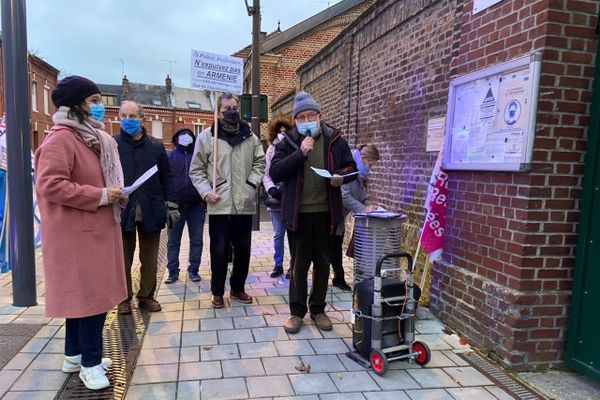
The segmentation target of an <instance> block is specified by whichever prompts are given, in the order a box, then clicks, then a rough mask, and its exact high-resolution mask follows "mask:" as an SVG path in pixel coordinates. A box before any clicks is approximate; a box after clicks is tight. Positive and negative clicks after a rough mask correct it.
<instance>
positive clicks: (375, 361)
mask: <svg viewBox="0 0 600 400" xmlns="http://www.w3.org/2000/svg"><path fill="white" fill-rule="evenodd" d="M369 361H371V367H372V368H373V371H374V372H375V373H376V374H377V375H383V374H385V373H386V372H387V369H388V362H387V358H386V357H385V354H383V352H381V351H380V350H373V351H371V355H370V356H369Z"/></svg>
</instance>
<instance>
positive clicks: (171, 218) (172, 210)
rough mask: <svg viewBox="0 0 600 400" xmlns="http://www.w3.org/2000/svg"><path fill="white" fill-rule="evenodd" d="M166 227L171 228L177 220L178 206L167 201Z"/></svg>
mask: <svg viewBox="0 0 600 400" xmlns="http://www.w3.org/2000/svg"><path fill="white" fill-rule="evenodd" d="M166 204H167V228H169V229H171V228H173V226H174V225H175V224H176V223H177V221H179V206H178V205H177V204H176V203H173V202H171V201H167V202H166Z"/></svg>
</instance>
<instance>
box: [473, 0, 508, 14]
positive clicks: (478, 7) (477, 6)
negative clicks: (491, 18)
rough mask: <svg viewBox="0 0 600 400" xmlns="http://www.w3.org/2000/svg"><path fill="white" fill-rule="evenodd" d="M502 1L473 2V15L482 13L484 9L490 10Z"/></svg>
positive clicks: (477, 0) (484, 0) (478, 0)
mask: <svg viewBox="0 0 600 400" xmlns="http://www.w3.org/2000/svg"><path fill="white" fill-rule="evenodd" d="M501 1H502V0H473V15H475V14H477V13H480V12H482V11H483V10H485V9H486V8H490V7H491V6H493V5H494V4H496V3H500V2H501Z"/></svg>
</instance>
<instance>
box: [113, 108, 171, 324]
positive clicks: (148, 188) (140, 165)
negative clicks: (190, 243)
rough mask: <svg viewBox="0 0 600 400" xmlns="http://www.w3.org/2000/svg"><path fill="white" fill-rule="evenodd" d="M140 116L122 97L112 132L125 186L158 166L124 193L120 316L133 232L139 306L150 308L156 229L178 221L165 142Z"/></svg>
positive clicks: (156, 306)
mask: <svg viewBox="0 0 600 400" xmlns="http://www.w3.org/2000/svg"><path fill="white" fill-rule="evenodd" d="M143 115H144V114H143V110H142V108H141V106H140V105H138V104H137V103H135V102H133V101H124V102H123V104H122V105H121V108H120V109H119V117H120V118H121V133H120V134H119V135H117V136H115V140H116V141H117V146H118V148H119V157H120V159H121V165H122V166H123V175H124V178H125V185H126V186H129V185H131V184H133V183H134V182H135V180H136V179H138V178H139V177H140V176H141V175H142V174H144V173H145V172H146V171H148V170H149V169H150V168H152V167H154V166H157V167H158V172H156V173H155V174H154V175H152V176H151V177H150V178H149V179H148V180H147V181H146V182H144V183H143V184H142V185H141V186H140V187H139V188H138V189H137V190H136V191H134V192H133V193H131V194H130V195H129V203H128V204H127V207H126V208H125V209H124V210H123V211H122V213H121V231H122V235H123V250H124V253H125V275H126V277H127V295H128V298H127V300H125V301H123V302H122V303H121V304H119V313H120V314H129V313H131V299H132V297H133V291H132V287H131V286H132V285H131V265H132V264H133V255H134V253H135V246H136V231H137V234H138V236H139V242H140V252H139V257H140V262H141V268H140V275H141V277H140V290H139V292H138V293H137V298H138V304H139V306H140V308H145V309H146V310H148V311H150V312H154V311H160V310H161V307H160V303H159V302H158V301H156V300H155V299H154V292H155V290H156V271H157V265H156V264H157V258H158V245H159V242H160V231H161V230H162V229H163V228H164V227H165V223H167V224H168V225H169V226H172V225H173V224H175V223H176V222H177V220H178V219H179V212H178V210H177V208H178V206H177V194H176V193H175V185H174V182H173V175H172V174H171V167H170V166H169V159H168V158H167V152H166V150H165V146H164V145H163V144H162V141H160V140H159V139H155V138H153V137H151V136H148V135H147V133H146V129H145V128H144V127H142V124H141V121H142V117H143Z"/></svg>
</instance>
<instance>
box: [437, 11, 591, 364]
mask: <svg viewBox="0 0 600 400" xmlns="http://www.w3.org/2000/svg"><path fill="white" fill-rule="evenodd" d="M471 9H472V1H466V2H465V12H464V14H463V15H462V19H461V20H460V28H461V37H460V47H459V56H458V58H457V59H456V60H455V61H456V64H455V65H456V67H457V70H458V71H459V74H463V73H468V72H472V71H474V70H477V69H480V68H484V67H487V66H489V65H494V64H496V63H498V62H502V61H506V60H509V59H513V58H515V57H518V56H521V55H525V54H529V53H531V52H534V51H537V52H540V53H542V55H543V64H542V76H541V83H540V96H539V105H538V110H539V112H538V115H537V126H536V137H535V141H534V152H533V164H532V171H531V172H529V173H491V172H487V173H479V172H477V173H474V172H453V173H451V174H450V196H449V198H448V209H449V214H448V217H447V224H448V229H447V234H448V236H447V240H446V245H445V252H446V254H447V256H446V257H444V261H443V262H442V263H439V264H437V265H436V266H435V268H434V274H435V277H434V280H433V281H434V287H433V289H432V298H431V303H432V306H433V308H434V309H435V310H436V312H437V313H438V314H439V315H440V316H441V317H442V318H443V319H444V320H445V321H447V322H448V323H450V324H452V325H453V326H455V327H464V333H465V335H467V336H468V337H469V338H471V339H473V340H475V341H476V342H477V343H478V344H479V345H480V346H484V347H486V348H489V349H491V350H493V351H495V352H496V353H497V355H498V356H499V358H500V359H501V360H502V361H503V362H505V363H506V364H508V365H511V366H513V367H514V368H515V369H531V368H533V367H535V366H536V365H551V364H555V363H558V362H560V361H561V360H562V359H563V358H564V348H565V340H566V334H567V332H566V327H567V320H568V314H569V310H568V307H569V304H570V293H571V284H572V273H573V266H574V263H575V249H576V242H577V222H578V221H579V199H580V196H581V184H582V175H583V165H584V164H583V163H584V151H585V145H586V140H585V139H586V136H585V131H586V128H587V126H588V113H589V106H590V102H591V88H592V80H593V76H594V74H593V61H594V55H595V51H596V47H595V45H596V43H595V35H594V27H595V24H596V15H597V12H598V2H597V1H595V0H589V1H570V0H557V1H523V0H514V1H503V2H501V3H499V4H498V5H496V6H494V7H491V8H490V9H488V10H485V11H483V12H481V13H479V14H476V15H472V13H471ZM461 329H462V328H461Z"/></svg>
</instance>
